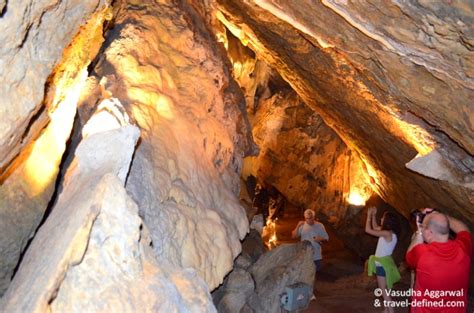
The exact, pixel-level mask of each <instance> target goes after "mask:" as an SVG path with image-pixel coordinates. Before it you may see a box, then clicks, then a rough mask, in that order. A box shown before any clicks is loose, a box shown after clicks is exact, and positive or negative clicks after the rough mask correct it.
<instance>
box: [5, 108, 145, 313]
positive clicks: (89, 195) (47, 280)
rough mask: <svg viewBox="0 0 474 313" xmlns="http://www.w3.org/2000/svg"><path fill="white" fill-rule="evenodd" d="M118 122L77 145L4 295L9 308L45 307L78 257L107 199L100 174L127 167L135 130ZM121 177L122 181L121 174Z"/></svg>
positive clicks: (118, 172) (134, 141)
mask: <svg viewBox="0 0 474 313" xmlns="http://www.w3.org/2000/svg"><path fill="white" fill-rule="evenodd" d="M112 118H114V117H112ZM118 126H119V127H118V128H116V129H113V130H110V131H108V132H105V133H100V132H99V133H95V134H90V135H89V137H87V138H86V139H85V140H83V141H82V143H81V145H79V147H78V148H77V150H76V157H75V159H74V161H73V165H72V166H71V168H70V169H69V171H68V173H67V175H66V177H67V178H66V180H65V182H64V189H63V192H62V193H61V195H60V197H59V200H58V202H57V204H56V205H55V207H54V208H53V210H52V213H51V215H50V216H49V217H48V219H47V220H46V222H45V224H44V225H43V226H42V227H41V228H40V230H39V231H38V233H37V235H36V236H35V239H34V240H33V242H32V244H31V247H30V249H28V252H27V253H26V254H25V256H24V258H23V261H22V264H21V266H20V268H19V270H18V272H17V274H16V275H15V278H14V280H13V281H12V284H11V285H10V287H9V289H8V290H7V292H6V294H5V296H4V298H5V300H4V301H5V303H6V308H7V311H9V310H12V311H13V310H16V311H29V312H33V311H34V310H39V311H44V310H45V309H46V307H47V305H48V302H49V301H50V300H51V299H52V297H53V295H54V293H55V291H56V289H57V287H58V285H59V283H60V280H61V279H62V277H64V275H65V273H66V270H67V268H68V267H69V265H70V264H73V263H76V262H79V261H80V259H81V258H82V256H83V253H84V250H85V247H86V246H87V240H88V236H89V231H90V228H91V225H92V223H93V221H94V220H95V218H96V217H97V215H98V213H99V211H100V206H101V205H100V203H101V201H106V200H104V199H103V198H102V196H101V193H102V192H104V188H105V186H106V185H107V184H106V183H104V182H103V181H102V179H103V176H104V175H106V174H113V175H119V174H120V173H126V172H127V171H128V169H129V166H130V161H131V158H132V154H133V151H134V147H135V144H136V142H137V139H138V136H139V131H138V129H137V128H136V127H134V126H130V125H124V126H123V127H122V125H118ZM116 142H121V144H120V145H116V144H114V143H116ZM121 181H122V184H124V183H125V177H124V175H121ZM99 182H102V183H99ZM104 185H105V186H104ZM37 262H40V263H39V264H38V263H37ZM33 285H34V287H32V286H33ZM27 293H28V297H26V296H25V295H26V294H27Z"/></svg>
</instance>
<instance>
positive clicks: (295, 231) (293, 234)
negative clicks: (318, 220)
mask: <svg viewBox="0 0 474 313" xmlns="http://www.w3.org/2000/svg"><path fill="white" fill-rule="evenodd" d="M303 224H304V221H299V222H298V224H297V225H296V227H295V229H293V231H292V232H291V238H293V239H295V238H298V228H300V226H301V225H303Z"/></svg>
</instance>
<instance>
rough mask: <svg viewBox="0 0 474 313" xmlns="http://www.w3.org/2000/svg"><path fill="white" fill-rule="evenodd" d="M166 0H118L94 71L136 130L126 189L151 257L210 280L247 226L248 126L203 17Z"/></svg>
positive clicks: (226, 267)
mask: <svg viewBox="0 0 474 313" xmlns="http://www.w3.org/2000/svg"><path fill="white" fill-rule="evenodd" d="M170 4H171V2H170V1H144V2H143V3H142V4H141V5H140V6H139V7H137V6H134V5H131V4H125V3H124V4H122V7H121V9H120V10H119V12H120V14H119V15H118V16H117V18H116V20H115V25H116V27H115V28H114V31H113V32H111V33H110V34H109V37H110V38H109V40H110V42H111V43H110V45H109V46H108V48H107V49H106V50H105V52H104V57H103V58H102V59H101V60H100V61H99V62H98V65H97V68H96V71H95V72H96V74H97V76H98V77H99V79H98V80H99V81H102V79H106V83H105V84H104V88H105V90H106V91H107V92H108V93H109V94H110V95H112V96H113V97H116V98H118V99H119V100H120V102H122V103H124V105H125V108H126V109H127V111H128V112H129V113H130V116H131V118H132V119H134V120H135V121H136V122H137V123H138V125H139V127H140V128H141V131H142V137H141V140H140V144H139V146H138V148H137V151H136V153H135V158H134V161H133V165H132V168H131V172H130V176H129V178H128V181H127V190H128V191H129V192H130V193H131V195H132V198H133V199H134V200H135V201H136V202H137V204H138V206H139V210H140V215H141V216H142V217H143V219H144V223H145V225H147V227H148V229H149V230H150V236H151V238H152V242H153V249H154V251H155V254H156V257H157V258H158V260H159V261H166V262H169V263H171V264H173V265H174V266H178V267H186V268H187V267H192V268H195V269H196V270H197V272H198V274H199V276H200V277H202V278H203V279H204V280H205V281H206V282H207V283H208V285H209V288H210V289H214V288H215V287H216V286H218V285H219V284H220V283H221V282H222V279H223V277H224V276H225V275H226V274H227V273H228V272H229V271H230V270H231V268H232V264H233V259H234V258H235V257H236V256H237V255H238V254H239V252H240V249H241V247H240V242H239V239H241V238H243V237H244V236H245V234H246V232H247V231H248V221H247V218H246V212H245V209H244V208H243V207H242V206H241V205H240V203H239V201H238V198H237V194H238V189H239V172H240V168H241V166H242V156H243V154H244V151H246V150H247V149H248V147H249V146H250V144H249V142H247V139H246V138H247V137H248V135H249V133H248V129H249V128H248V122H246V121H245V117H244V115H243V113H242V111H241V109H243V108H240V104H241V102H242V96H241V94H238V93H235V94H233V93H234V91H235V90H229V89H226V88H227V87H232V82H230V81H229V76H228V73H227V71H226V68H225V64H224V63H223V61H222V59H221V55H220V54H219V52H218V50H217V48H216V46H215V43H213V42H212V41H211V39H210V38H209V37H208V35H206V34H205V33H202V32H201V30H202V29H203V28H202V27H203V25H202V22H200V20H199V18H198V17H193V16H192V13H190V12H188V9H189V8H186V7H185V5H184V4H183V6H184V7H183V8H181V9H182V10H178V7H174V6H172V5H170ZM173 4H174V3H173ZM190 17H193V19H194V22H192V23H191V22H190V21H191V19H190ZM233 84H234V85H235V83H233ZM239 95H240V96H239Z"/></svg>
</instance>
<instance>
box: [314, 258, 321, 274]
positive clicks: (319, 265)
mask: <svg viewBox="0 0 474 313" xmlns="http://www.w3.org/2000/svg"><path fill="white" fill-rule="evenodd" d="M314 265H315V266H316V272H319V271H321V259H320V260H314Z"/></svg>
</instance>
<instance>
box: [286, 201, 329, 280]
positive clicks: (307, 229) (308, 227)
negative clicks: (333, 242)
mask: <svg viewBox="0 0 474 313" xmlns="http://www.w3.org/2000/svg"><path fill="white" fill-rule="evenodd" d="M314 217H315V213H314V211H313V210H311V209H308V210H306V211H304V219H305V220H304V221H299V222H298V225H296V227H295V229H294V230H293V231H292V232H291V236H292V237H293V238H297V237H301V241H303V240H308V241H309V242H311V245H312V246H313V248H314V256H313V260H314V264H315V265H316V271H317V272H319V271H320V270H321V260H322V259H323V256H322V254H321V243H322V242H323V241H326V240H328V239H329V236H328V233H327V232H326V229H325V228H324V225H323V224H321V223H320V222H316V221H315V220H314Z"/></svg>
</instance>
